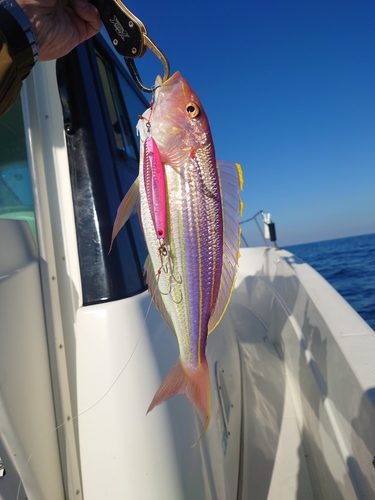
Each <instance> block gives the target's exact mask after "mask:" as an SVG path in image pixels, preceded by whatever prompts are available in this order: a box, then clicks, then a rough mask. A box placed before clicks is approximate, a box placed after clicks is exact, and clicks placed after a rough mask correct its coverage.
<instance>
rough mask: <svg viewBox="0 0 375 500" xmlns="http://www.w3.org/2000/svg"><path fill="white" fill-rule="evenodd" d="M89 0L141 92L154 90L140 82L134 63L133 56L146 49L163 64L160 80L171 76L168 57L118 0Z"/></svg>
mask: <svg viewBox="0 0 375 500" xmlns="http://www.w3.org/2000/svg"><path fill="white" fill-rule="evenodd" d="M91 3H93V4H94V5H95V7H96V8H97V9H98V11H99V14H100V17H101V18H102V21H103V24H104V26H105V27H106V29H107V31H108V34H109V36H110V38H111V41H112V44H113V47H114V48H115V50H116V51H117V52H118V53H119V54H120V55H121V56H123V57H124V59H125V63H126V65H127V67H128V69H129V72H130V74H131V76H132V78H133V80H134V82H135V83H136V85H137V86H138V87H139V88H140V89H141V90H143V92H153V90H154V89H152V88H148V87H146V86H145V85H144V84H143V82H142V80H141V77H140V76H139V73H138V70H137V68H136V66H135V63H134V59H135V58H140V57H143V56H144V55H145V53H146V51H147V49H148V48H149V49H150V50H151V52H153V53H154V54H155V55H156V57H157V58H158V59H159V60H160V62H161V63H162V65H163V68H164V77H163V82H165V81H166V80H168V78H169V75H170V70H169V62H168V59H167V58H166V57H165V55H164V54H163V52H162V51H161V50H160V49H159V47H158V46H157V45H156V44H155V43H154V42H153V41H152V40H151V38H150V37H149V36H148V35H147V30H146V27H145V25H144V24H143V23H142V21H140V20H139V19H138V18H137V17H136V16H135V15H134V14H133V13H132V12H130V10H129V9H127V8H126V7H125V5H124V4H123V3H122V2H121V0H91Z"/></svg>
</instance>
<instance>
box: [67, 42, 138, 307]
mask: <svg viewBox="0 0 375 500" xmlns="http://www.w3.org/2000/svg"><path fill="white" fill-rule="evenodd" d="M106 47H107V44H106V42H105V41H104V38H103V37H102V36H101V35H99V36H97V37H96V39H95V41H92V40H89V41H88V42H86V43H84V44H81V45H80V46H79V47H78V48H77V49H75V50H74V51H73V52H71V53H70V54H68V55H67V56H66V57H64V58H62V59H60V60H59V61H58V63H57V75H58V84H59V90H60V96H61V102H62V105H63V115H64V121H65V124H66V127H65V129H66V140H67V148H68V157H69V168H70V176H71V183H72V191H73V199H74V211H75V219H76V229H77V242H78V252H79V259H80V267H81V279H82V292H83V302H84V305H89V304H94V303H98V302H101V301H109V300H117V299H120V298H124V297H129V296H132V295H135V294H137V293H140V292H141V291H143V290H145V288H146V285H145V281H144V276H143V264H144V260H145V258H146V255H147V250H146V246H145V243H144V238H143V234H142V231H141V228H140V225H139V222H138V217H137V216H133V217H131V219H130V220H129V221H128V223H127V224H126V225H125V226H124V228H123V229H122V230H121V231H120V233H119V234H118V236H117V238H116V240H115V243H114V246H113V248H112V251H111V253H110V254H108V251H109V246H110V241H111V234H112V227H113V223H114V220H115V217H116V213H117V209H118V206H119V204H120V203H121V201H122V199H123V197H124V196H125V194H126V192H127V191H128V189H129V188H130V186H131V185H132V184H133V182H134V180H135V179H136V177H137V175H138V148H137V141H136V136H135V127H134V118H132V119H130V116H129V114H128V107H131V108H132V110H133V111H134V112H135V113H136V116H137V117H138V115H139V114H141V113H143V111H144V110H145V109H146V107H147V101H145V100H144V99H143V98H142V96H141V95H140V93H138V91H137V90H136V89H135V88H132V87H131V83H129V85H130V86H129V89H130V90H131V92H129V93H128V94H127V95H124V93H123V89H124V88H125V87H126V85H127V78H129V76H127V72H126V70H125V67H124V66H123V65H122V64H120V62H119V61H118V59H116V58H115V57H114V56H113V55H112V54H111V51H110V50H109V49H107V48H106Z"/></svg>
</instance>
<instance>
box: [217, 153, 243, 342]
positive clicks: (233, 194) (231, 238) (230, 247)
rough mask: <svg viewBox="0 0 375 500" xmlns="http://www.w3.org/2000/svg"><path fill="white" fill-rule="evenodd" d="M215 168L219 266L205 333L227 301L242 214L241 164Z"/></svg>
mask: <svg viewBox="0 0 375 500" xmlns="http://www.w3.org/2000/svg"><path fill="white" fill-rule="evenodd" d="M217 169H218V173H219V182H220V191H221V199H222V205H223V232H224V242H223V266H222V273H221V280H220V289H219V293H218V296H217V300H216V304H215V308H214V310H213V312H212V314H211V317H210V320H209V322H208V334H210V333H211V332H212V330H214V328H215V327H216V326H217V325H218V323H219V322H220V320H221V318H222V317H223V314H224V312H225V310H226V308H227V306H228V304H229V301H230V298H231V295H232V292H233V289H234V283H235V280H236V267H237V265H238V258H239V255H240V253H239V248H240V226H239V216H240V215H242V202H241V199H240V190H242V187H243V177H242V170H241V166H240V165H239V164H238V163H231V162H223V161H217Z"/></svg>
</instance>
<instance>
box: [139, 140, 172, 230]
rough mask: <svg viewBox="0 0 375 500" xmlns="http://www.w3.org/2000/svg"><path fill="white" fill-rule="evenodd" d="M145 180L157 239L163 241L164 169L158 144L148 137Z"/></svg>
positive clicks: (164, 219) (164, 228)
mask: <svg viewBox="0 0 375 500" xmlns="http://www.w3.org/2000/svg"><path fill="white" fill-rule="evenodd" d="M143 179H144V184H145V191H146V197H147V202H148V205H149V207H150V208H152V210H151V217H152V222H153V223H154V228H155V232H156V237H157V238H158V239H159V240H161V239H163V240H164V238H165V237H166V235H167V202H166V193H165V179H164V167H163V164H162V162H161V159H160V154H159V150H158V147H157V145H156V142H155V141H154V139H153V138H152V137H147V139H146V140H145V143H144V154H143Z"/></svg>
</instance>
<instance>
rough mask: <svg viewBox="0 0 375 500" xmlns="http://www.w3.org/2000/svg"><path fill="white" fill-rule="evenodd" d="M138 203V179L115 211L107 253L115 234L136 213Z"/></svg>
mask: <svg viewBox="0 0 375 500" xmlns="http://www.w3.org/2000/svg"><path fill="white" fill-rule="evenodd" d="M138 203H139V177H137V178H136V179H135V181H134V182H133V184H132V186H131V188H130V189H129V191H128V192H127V193H126V195H125V196H124V199H123V200H122V202H121V203H120V206H119V207H118V209H117V215H116V219H115V223H114V224H113V230H112V239H111V246H110V248H109V252H110V251H111V250H112V245H113V242H114V240H115V238H116V236H117V233H118V232H119V231H120V229H121V228H122V226H123V225H124V224H125V223H126V221H127V220H128V219H129V217H130V216H131V215H133V214H134V213H135V212H136V210H137V207H138ZM109 252H108V253H109Z"/></svg>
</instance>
